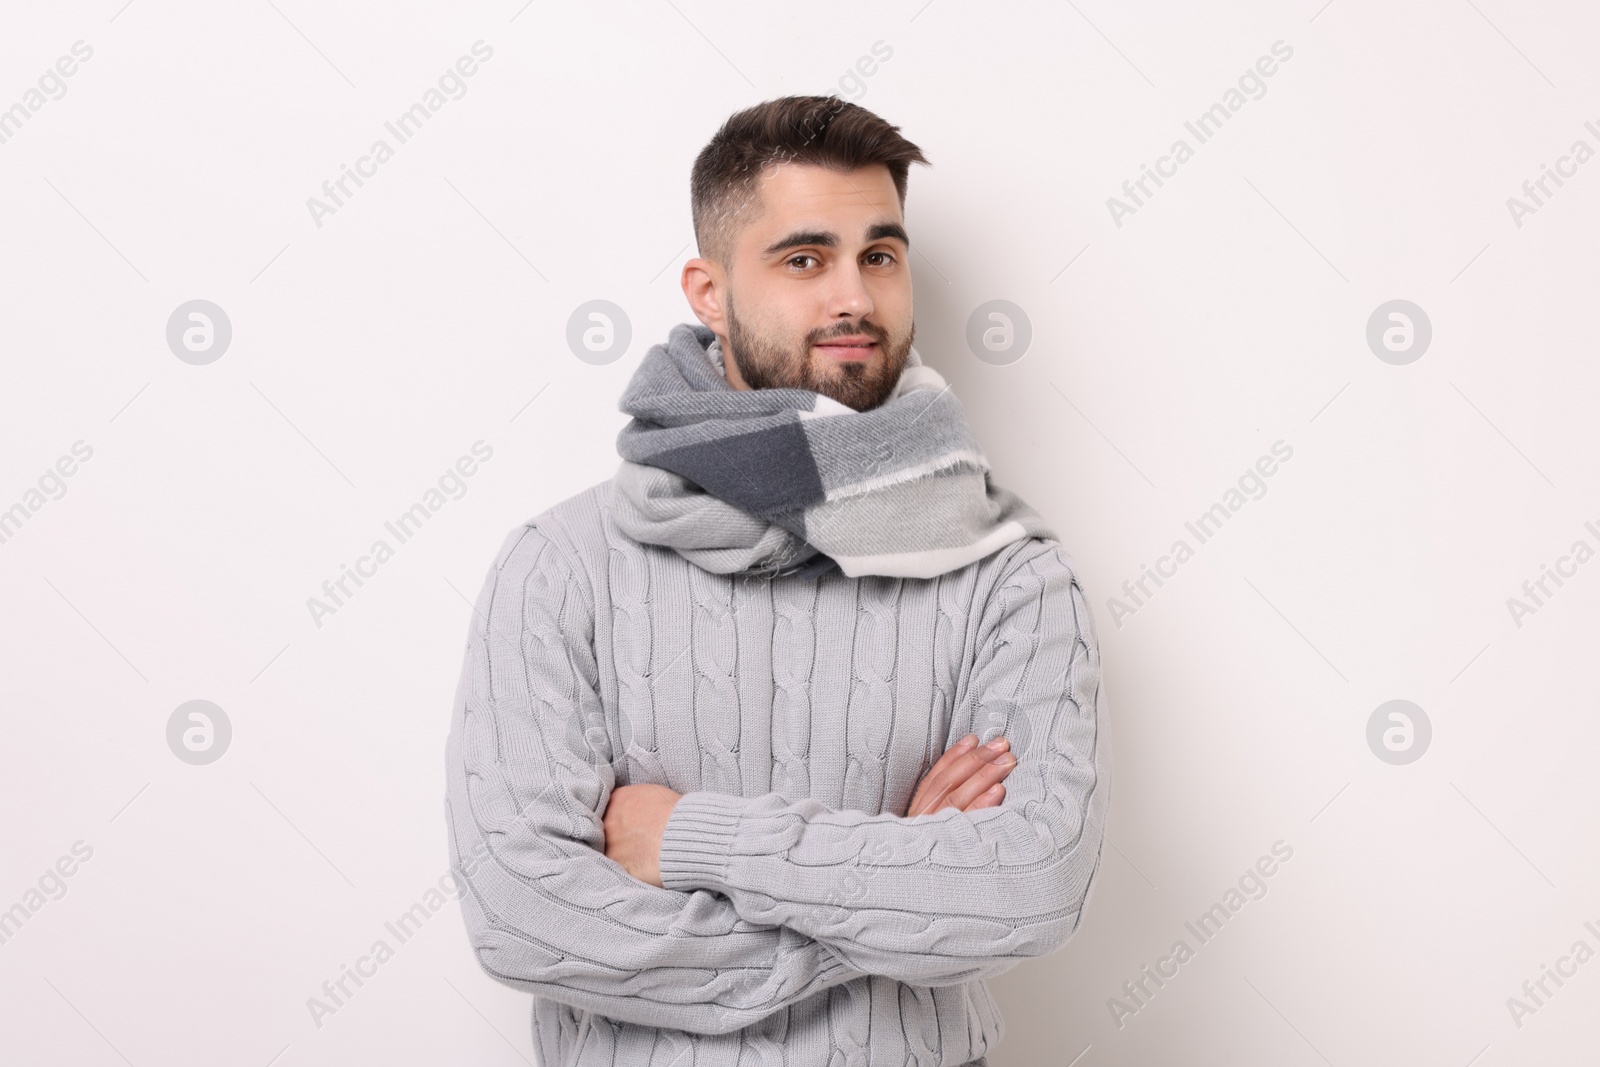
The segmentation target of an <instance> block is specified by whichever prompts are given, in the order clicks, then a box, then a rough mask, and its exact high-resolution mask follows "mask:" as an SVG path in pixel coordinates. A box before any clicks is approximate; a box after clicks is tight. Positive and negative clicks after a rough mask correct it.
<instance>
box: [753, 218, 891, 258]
mask: <svg viewBox="0 0 1600 1067" xmlns="http://www.w3.org/2000/svg"><path fill="white" fill-rule="evenodd" d="M885 237H898V238H899V239H900V240H901V241H902V242H904V243H905V246H906V247H907V248H910V247H911V238H910V237H908V236H906V228H905V227H904V226H902V225H900V224H899V223H898V222H875V223H873V224H872V225H871V226H868V227H867V240H868V241H880V240H882V239H883V238H885ZM801 245H817V246H818V247H821V248H838V247H839V236H838V235H837V234H835V233H833V232H832V231H829V230H796V231H794V232H793V233H790V234H786V235H784V236H783V237H780V238H778V239H777V240H776V241H774V242H772V243H771V244H770V245H768V246H767V247H766V248H763V249H762V250H761V254H762V255H763V256H772V255H776V254H777V253H779V252H782V251H784V250H785V249H788V248H798V247H799V246H801Z"/></svg>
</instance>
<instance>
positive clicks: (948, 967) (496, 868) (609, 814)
mask: <svg viewBox="0 0 1600 1067" xmlns="http://www.w3.org/2000/svg"><path fill="white" fill-rule="evenodd" d="M1012 562H1013V564H1014V565H1012V566H1011V568H1010V569H1009V571H1008V574H1007V576H1006V578H1005V580H1004V581H1003V582H1002V583H1001V584H1000V585H999V586H998V587H997V588H996V589H995V590H994V592H993V594H992V595H991V596H990V599H989V602H988V603H987V604H986V605H985V606H984V608H983V614H982V617H981V619H980V634H979V642H978V649H979V652H978V658H977V660H976V662H975V663H974V664H973V667H972V670H971V671H970V672H969V681H968V684H967V685H966V686H965V687H964V689H963V691H962V693H960V694H958V700H957V706H956V708H955V709H954V711H953V714H952V722H951V738H950V739H947V740H953V739H955V738H962V739H965V737H966V735H968V734H972V733H976V732H977V731H979V730H983V729H985V728H986V727H987V726H988V725H989V724H992V723H1003V724H1004V725H1003V730H1004V732H1005V733H1006V734H1007V735H1009V736H1011V737H1014V738H1015V737H1026V739H1027V741H1026V743H1025V744H1022V745H1019V746H1018V748H1017V751H1015V753H1014V755H1015V756H1016V758H1017V760H1018V762H1017V763H1016V764H1015V765H1014V766H1013V767H1010V768H1008V767H999V768H997V767H995V765H994V764H986V765H985V766H986V767H987V769H984V768H983V767H976V766H975V764H976V763H978V762H980V761H979V758H978V757H977V756H976V755H974V754H973V753H971V752H967V751H964V750H961V749H960V748H957V749H956V751H955V752H953V753H946V755H945V756H944V757H942V758H941V760H940V762H939V763H938V764H935V766H934V768H933V769H932V770H930V772H929V773H928V775H927V776H925V778H924V779H923V782H922V784H921V786H919V790H918V795H917V797H916V798H914V799H913V804H912V808H911V810H910V811H908V814H907V815H904V816H901V815H896V814H888V813H886V814H881V815H868V814H866V813H864V812H858V811H848V810H843V811H835V810H831V809H829V808H827V807H826V806H824V805H823V804H821V803H820V802H818V801H814V800H801V801H794V802H790V801H787V800H785V799H784V798H783V797H782V796H780V795H778V794H767V795H764V796H757V797H735V796H728V795H724V794H717V793H708V792H692V793H688V794H684V795H682V796H681V797H679V796H677V795H676V794H672V796H670V797H668V796H667V795H666V794H669V793H671V792H672V791H670V790H666V791H665V793H656V792H655V790H659V789H664V787H654V789H645V788H642V787H620V788H619V787H616V786H615V780H614V778H613V776H612V773H611V768H610V764H609V761H608V759H604V758H597V756H596V755H595V754H594V753H593V752H592V751H591V750H590V746H589V745H588V744H587V743H586V742H585V740H584V738H583V735H582V733H581V731H576V730H572V729H571V723H572V721H573V717H574V716H576V717H577V721H579V722H584V721H590V720H592V719H594V718H596V717H597V716H598V715H599V713H600V704H599V697H598V667H597V664H596V662H595V660H594V656H593V650H592V647H593V646H592V634H593V625H594V619H593V614H592V606H591V605H592V600H591V599H590V597H589V594H588V591H587V588H586V586H585V584H584V580H583V578H582V576H581V575H578V574H577V573H575V572H574V571H573V569H572V568H571V567H570V566H569V565H568V564H567V563H566V561H565V559H564V558H563V556H562V553H561V551H560V550H559V549H558V548H557V547H556V546H555V544H554V543H553V542H552V541H551V540H550V535H546V534H545V533H544V532H543V531H542V530H540V529H539V528H537V527H533V526H529V527H526V528H524V529H522V530H519V531H516V532H515V533H513V534H512V536H511V537H509V538H508V539H507V542H506V545H505V547H504V548H503V549H502V552H501V554H500V558H499V559H497V561H496V564H495V567H494V569H493V571H492V572H491V574H490V576H489V579H488V581H487V583H486V585H485V588H484V590H483V593H482V594H481V595H480V597H479V601H478V604H477V609H476V612H475V617H474V625H473V629H472V633H471V636H470V639H469V643H468V647H467V654H466V664H465V667H464V669H463V672H462V678H461V684H460V687H459V688H458V690H457V695H456V707H455V712H454V717H453V721H452V727H451V733H450V740H449V746H448V761H449V768H448V770H449V795H448V798H447V803H446V808H447V816H448V821H449V828H450V838H449V841H450V850H451V858H452V862H453V864H455V865H456V866H457V868H458V877H459V879H460V880H461V881H462V882H463V883H464V885H463V896H462V907H463V914H464V917H465V919H466V923H467V927H468V931H469V934H470V935H471V938H472V941H473V945H474V949H475V952H476V954H477V958H478V960H479V962H480V964H481V965H482V966H483V968H484V969H485V971H487V972H488V973H489V974H490V975H491V976H493V977H495V978H497V979H498V980H500V981H503V982H505V983H507V984H510V985H513V986H515V987H517V988H523V989H527V990H529V991H532V992H535V993H537V994H539V995H540V996H544V997H548V998H550V999H554V1000H557V1001H560V1002H563V1003H567V1004H571V1005H573V1006H575V1007H579V1008H585V1009H590V1010H594V1011H597V1012H599V1013H600V1014H603V1015H605V1016H607V1017H610V1018H614V1019H618V1020H623V1021H628V1022H636V1023H642V1024H645V1025H653V1026H665V1027H672V1028H676V1029H681V1030H688V1031H693V1032H699V1033H727V1032H731V1031H733V1030H737V1029H741V1028H743V1027H745V1026H748V1025H750V1024H752V1023H754V1022H757V1021H759V1020H761V1019H763V1018H765V1017H767V1016H768V1015H771V1014H772V1013H773V1012H776V1011H779V1010H781V1009H783V1008H785V1007H787V1006H788V1005H790V1004H793V1003H797V1002H799V1001H801V1000H804V999H806V998H808V997H810V996H812V995H814V994H815V993H817V992H819V991H820V990H823V989H826V988H829V987H831V986H834V985H840V984H843V983H845V982H848V981H851V980H853V979H855V978H857V977H860V976H862V975H866V974H879V975H887V976H890V977H894V978H897V979H899V980H902V981H906V982H911V983H915V984H919V985H925V986H929V985H943V984H953V983H959V982H964V981H968V980H971V979H973V978H978V977H988V976H991V975H994V974H998V973H1000V972H1002V971H1004V970H1007V969H1009V968H1010V967H1012V966H1015V965H1016V964H1017V963H1018V962H1020V961H1021V960H1022V959H1024V958H1026V957H1028V956H1033V955H1040V954H1043V953H1045V952H1048V951H1050V950H1052V949H1053V948H1055V947H1056V946H1057V945H1059V944H1060V943H1061V942H1062V941H1064V940H1065V939H1066V938H1067V937H1068V936H1070V935H1071V933H1072V932H1073V931H1074V930H1075V929H1076V926H1077V921H1078V916H1079V914H1080V910H1081V907H1082V904H1083V901H1084V899H1085V897H1086V895H1087V892H1088V887H1089V885H1090V884H1091V881H1092V878H1093V875H1094V873H1095V871H1096V869H1097V866H1098V860H1099V854H1100V841H1101V836H1100V827H1102V826H1103V825H1104V810H1103V808H1104V804H1105V797H1106V790H1107V787H1108V776H1107V772H1108V763H1107V762H1106V760H1105V759H1104V758H1103V755H1102V753H1103V752H1104V751H1105V744H1104V737H1103V718H1102V705H1101V701H1100V699H1099V656H1098V652H1097V650H1096V645H1095V641H1094V634H1093V628H1092V621H1091V620H1090V617H1089V614H1088V607H1087V603H1086V601H1085V600H1084V598H1083V595H1082V591H1081V589H1079V587H1078V585H1077V581H1076V578H1075V577H1074V576H1073V574H1072V571H1071V567H1070V564H1069V563H1068V562H1067V561H1066V559H1065V557H1064V555H1062V554H1061V552H1060V548H1059V546H1056V545H1054V544H1053V543H1052V542H1042V543H1033V544H1032V545H1031V546H1030V548H1029V549H1028V550H1027V551H1026V552H1025V553H1019V554H1018V556H1017V558H1016V559H1015V560H1013V561H1012ZM941 765H942V766H941ZM1013 769H1015V770H1017V771H1019V773H1017V774H1016V775H1015V776H1014V780H1013V781H1011V782H1009V783H1008V784H1007V785H1006V786H1004V787H1002V790H1000V791H993V792H990V791H989V790H990V787H991V786H992V785H993V784H996V782H997V780H998V777H1005V776H1006V775H1009V774H1011V773H1012V770H1013ZM963 773H965V777H962V774H963ZM652 793H655V795H654V798H652V796H651V794H652ZM668 801H670V803H668ZM919 809H920V810H919ZM663 811H664V817H663ZM469 857H470V860H471V864H470V866H469V865H468V864H466V863H463V859H464V858H469ZM652 863H653V864H654V866H655V870H654V871H652V870H651V869H650V866H651V865H652ZM652 873H654V874H656V876H657V879H658V880H659V884H657V881H656V880H652V879H650V878H648V877H643V876H644V875H649V874H652Z"/></svg>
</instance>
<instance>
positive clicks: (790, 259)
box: [785, 252, 821, 264]
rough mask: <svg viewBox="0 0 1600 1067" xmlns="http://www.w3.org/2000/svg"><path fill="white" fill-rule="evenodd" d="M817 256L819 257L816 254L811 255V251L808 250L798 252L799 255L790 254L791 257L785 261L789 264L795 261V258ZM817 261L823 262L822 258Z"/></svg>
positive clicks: (813, 257) (812, 257)
mask: <svg viewBox="0 0 1600 1067" xmlns="http://www.w3.org/2000/svg"><path fill="white" fill-rule="evenodd" d="M816 258H817V257H816V256H813V255H811V254H810V253H807V252H801V253H799V254H798V255H793V256H790V257H789V258H788V259H787V260H786V261H785V262H786V263H789V264H792V263H794V261H795V260H797V259H816ZM817 262H819V263H820V262H821V260H817Z"/></svg>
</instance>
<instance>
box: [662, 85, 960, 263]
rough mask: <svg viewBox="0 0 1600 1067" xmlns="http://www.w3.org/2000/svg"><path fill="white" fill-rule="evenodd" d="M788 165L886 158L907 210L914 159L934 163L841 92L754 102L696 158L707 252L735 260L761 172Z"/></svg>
mask: <svg viewBox="0 0 1600 1067" xmlns="http://www.w3.org/2000/svg"><path fill="white" fill-rule="evenodd" d="M781 163H808V164H811V165H813V166H819V167H827V168H829V169H830V170H836V171H848V170H856V169H858V168H860V167H869V166H872V165H873V164H877V163H882V164H884V165H885V166H887V167H888V168H889V177H890V178H892V179H893V180H894V189H895V193H896V194H897V195H898V196H899V198H900V209H901V210H902V211H904V210H905V205H906V175H907V174H908V173H909V172H910V170H911V164H913V163H921V164H923V165H924V166H932V164H931V163H929V162H928V161H927V159H926V158H924V157H923V155H922V149H920V148H918V147H917V146H916V145H914V144H912V143H911V142H910V141H908V140H906V139H905V138H904V137H902V136H900V127H898V126H892V125H890V124H889V123H887V122H885V121H884V120H883V119H881V118H879V117H878V116H877V115H875V114H873V113H872V112H871V111H868V110H867V109H866V108H864V107H862V106H861V105H859V104H853V103H850V102H849V101H847V100H842V99H840V98H839V97H838V96H836V95H834V96H783V97H779V98H778V99H776V100H768V101H766V102H765V103H760V104H756V105H754V106H753V107H747V108H745V109H744V110H743V111H740V112H737V113H735V114H734V115H732V116H730V117H729V118H728V121H726V122H724V123H723V124H722V128H721V129H720V130H718V131H717V132H716V134H715V136H713V137H712V138H711V141H710V143H709V144H707V145H706V146H705V148H703V149H701V150H700V154H699V155H698V156H697V157H695V161H694V169H693V171H692V172H691V173H690V176H689V199H690V205H691V210H692V211H693V214H694V237H695V243H696V244H697V245H698V246H699V248H700V255H702V256H704V257H705V258H706V259H712V260H715V261H717V262H718V263H721V264H722V265H723V266H724V267H726V266H729V265H730V264H731V262H732V259H733V240H734V236H735V235H736V234H737V233H738V231H739V228H740V227H741V226H742V225H743V224H744V223H745V221H746V220H747V219H748V218H749V215H750V212H751V210H752V209H753V208H755V207H757V206H759V200H758V192H757V183H758V182H759V181H760V179H761V174H762V172H763V171H764V170H765V169H766V168H767V167H769V166H774V165H777V164H781Z"/></svg>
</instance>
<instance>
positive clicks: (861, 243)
mask: <svg viewBox="0 0 1600 1067" xmlns="http://www.w3.org/2000/svg"><path fill="white" fill-rule="evenodd" d="M757 188H758V190H759V197H760V209H759V211H758V213H757V214H756V215H755V217H754V219H753V220H752V221H750V222H748V223H747V224H746V225H745V226H744V228H743V229H742V230H740V231H739V233H738V236H737V237H736V239H735V245H734V251H733V262H732V264H731V270H730V271H729V272H728V273H727V274H726V275H724V273H723V272H722V271H721V270H720V268H718V265H717V264H714V263H712V262H711V261H708V260H692V261H691V263H690V267H692V266H694V265H696V264H699V265H702V266H701V270H702V271H707V272H710V273H709V275H702V276H701V278H700V281H699V283H698V286H697V288H698V290H699V291H698V294H697V293H696V292H694V291H691V280H690V279H691V271H690V267H686V269H685V275H684V278H685V285H684V287H685V292H686V293H687V294H688V295H689V296H690V300H691V303H694V304H695V310H696V313H697V314H699V316H700V319H701V321H702V322H704V323H705V324H706V325H707V326H709V327H711V329H712V330H713V331H714V332H715V333H716V334H717V336H718V337H720V338H721V339H722V346H723V352H724V357H725V358H724V373H725V374H726V375H727V378H728V382H729V384H731V385H732V386H733V387H734V388H735V389H772V388H782V387H790V388H801V389H810V390H812V391H813V392H817V393H821V394H823V395H824V396H828V397H831V398H833V399H834V400H837V401H838V402H839V403H841V404H844V405H846V406H848V407H851V408H854V409H855V410H857V411H867V410H870V409H872V408H875V407H877V406H878V405H880V404H882V403H883V402H884V401H885V400H886V399H888V396H889V394H890V392H892V391H893V389H894V386H895V382H896V381H897V380H898V379H899V377H900V372H901V371H902V370H903V369H904V368H905V364H906V358H907V355H908V353H909V352H910V351H911V342H912V339H913V336H914V334H915V325H914V324H913V322H912V314H911V268H910V264H909V263H908V262H907V253H908V251H909V247H908V242H907V238H906V234H905V228H904V220H903V219H902V217H901V214H900V201H899V198H898V197H897V196H896V195H895V190H894V181H893V180H892V179H891V178H890V177H889V168H888V167H885V166H883V165H881V164H878V165H874V166H871V167H864V168H862V169H860V170H855V171H849V172H847V173H838V172H835V171H830V170H827V169H825V168H822V167H815V166H810V165H805V164H794V163H788V164H783V165H780V166H778V167H775V168H770V169H769V170H768V171H767V172H766V173H765V174H764V176H763V177H762V179H761V180H760V182H759V184H758V186H757ZM713 279H714V280H713ZM697 295H698V296H699V298H700V299H698V300H697V299H696V297H697ZM728 357H731V359H729V358H728Z"/></svg>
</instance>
